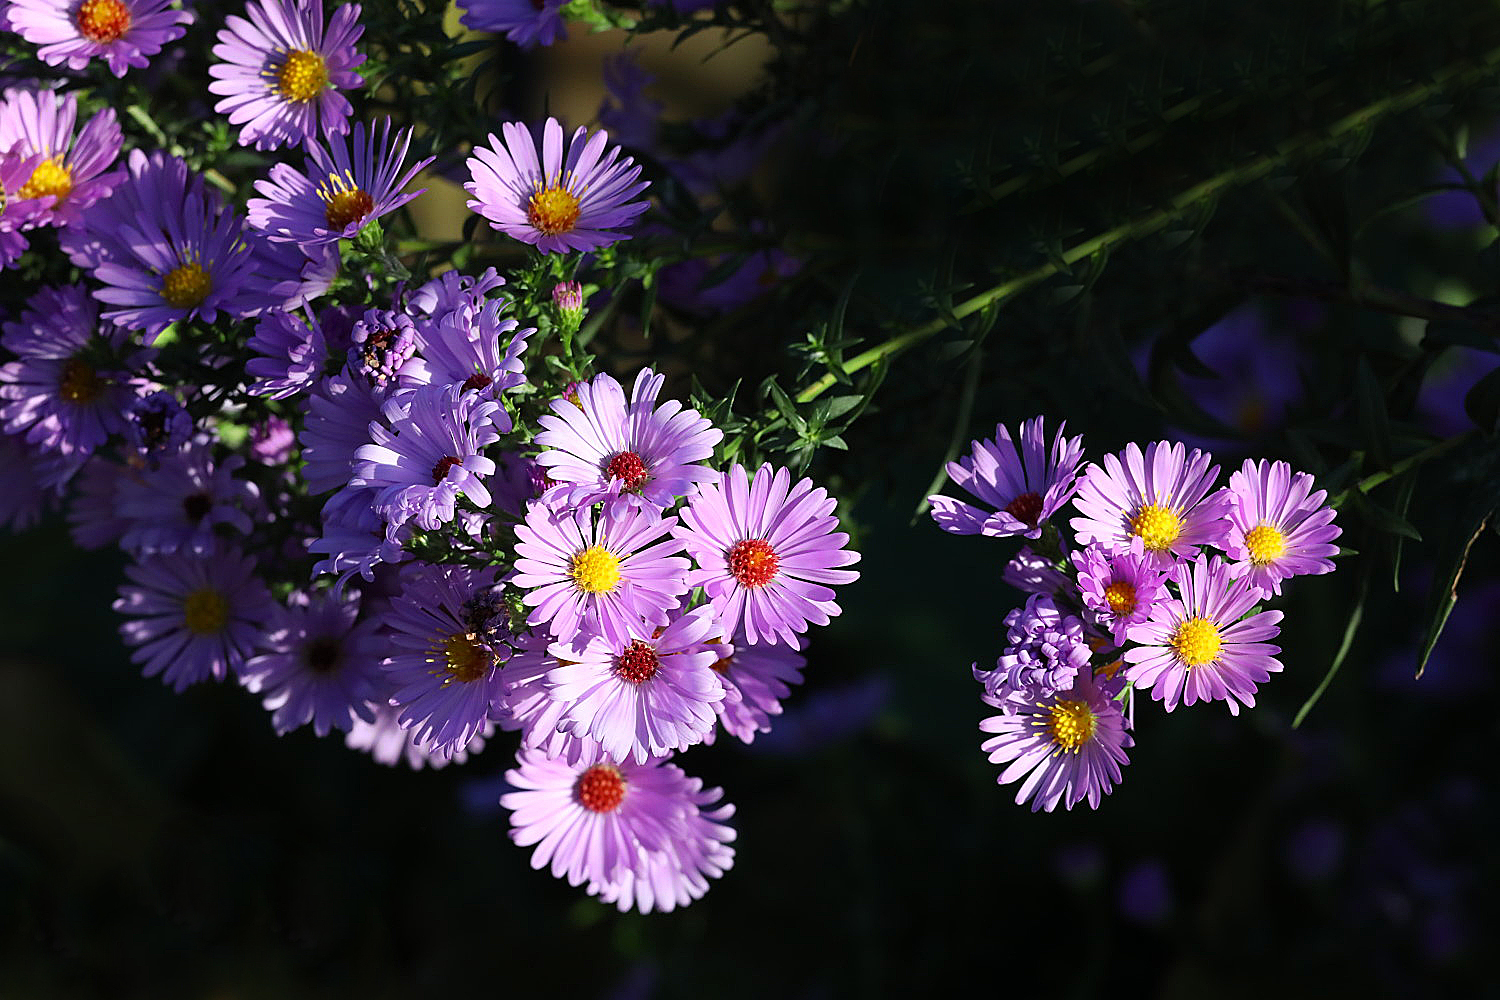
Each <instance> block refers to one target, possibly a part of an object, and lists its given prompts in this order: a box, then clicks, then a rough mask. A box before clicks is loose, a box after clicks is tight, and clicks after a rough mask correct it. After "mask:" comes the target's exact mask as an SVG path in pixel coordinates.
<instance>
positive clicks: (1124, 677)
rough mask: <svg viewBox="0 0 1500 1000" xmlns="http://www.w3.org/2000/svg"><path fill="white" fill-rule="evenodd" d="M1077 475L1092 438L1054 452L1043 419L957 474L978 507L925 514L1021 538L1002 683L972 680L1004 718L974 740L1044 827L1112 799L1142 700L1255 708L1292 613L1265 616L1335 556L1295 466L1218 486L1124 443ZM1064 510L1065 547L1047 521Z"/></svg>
mask: <svg viewBox="0 0 1500 1000" xmlns="http://www.w3.org/2000/svg"><path fill="white" fill-rule="evenodd" d="M1017 442H1019V447H1017ZM1082 461H1083V441H1082V439H1081V438H1076V437H1075V438H1068V437H1066V436H1065V434H1064V428H1062V427H1059V428H1058V430H1057V432H1056V434H1055V436H1054V437H1053V440H1052V444H1051V447H1050V449H1049V447H1048V445H1047V439H1046V435H1045V431H1044V428H1043V423H1042V418H1041V417H1035V418H1033V419H1031V420H1027V421H1025V422H1023V423H1022V424H1021V428H1020V433H1019V434H1018V435H1016V437H1014V438H1013V437H1012V436H1011V434H1010V431H1009V429H1007V428H1006V427H1004V426H1001V427H997V428H996V431H995V438H994V439H993V440H984V441H977V442H975V443H974V446H973V449H972V451H971V453H970V454H969V455H967V456H965V457H963V458H961V459H959V460H958V461H957V462H953V463H950V464H949V466H948V474H949V477H950V478H951V479H952V480H953V481H954V483H956V484H957V485H959V486H960V487H962V488H963V489H964V490H965V491H967V492H968V493H969V494H970V495H971V496H972V497H974V498H975V499H976V500H978V501H980V502H982V503H983V504H985V505H986V506H985V507H979V506H976V505H975V504H973V503H970V502H968V501H965V500H958V499H954V498H951V497H946V496H933V497H931V498H929V499H930V501H931V504H932V511H933V518H934V519H935V520H936V521H937V523H938V524H939V525H940V526H941V527H942V528H943V529H944V530H947V531H950V532H953V533H955V534H963V535H973V534H980V535H990V536H992V537H1005V536H1010V535H1019V536H1021V537H1024V538H1026V539H1027V540H1028V544H1027V545H1025V546H1024V547H1022V549H1021V550H1020V553H1019V554H1018V555H1017V556H1016V557H1015V558H1014V559H1013V560H1012V561H1011V562H1010V564H1009V565H1008V566H1007V567H1006V572H1005V579H1006V580H1007V581H1008V582H1010V583H1012V584H1014V585H1015V586H1017V587H1019V588H1020V589H1021V590H1023V591H1025V592H1026V593H1027V594H1028V596H1027V599H1026V602H1025V604H1024V605H1023V606H1022V607H1020V608H1017V609H1016V610H1015V611H1012V612H1011V613H1010V614H1009V615H1007V616H1006V618H1005V626H1006V634H1005V640H1006V643H1007V645H1006V647H1005V649H1004V651H1003V652H1002V653H1001V654H1000V657H999V659H998V660H997V661H996V663H995V665H994V667H992V668H988V669H981V668H980V667H979V666H978V665H977V664H976V665H975V667H974V676H975V677H976V679H978V680H979V681H980V682H981V683H982V684H983V685H984V691H983V694H982V696H981V697H982V699H983V700H984V702H985V704H987V705H989V706H990V707H991V708H994V709H997V710H998V711H999V714H998V715H994V716H992V717H990V718H987V719H985V720H984V721H983V722H982V723H981V724H980V729H981V730H983V731H984V732H986V733H992V734H994V735H993V737H992V738H991V739H988V740H986V741H985V742H984V744H983V749H984V750H985V751H986V752H988V754H989V757H990V760H991V761H992V762H993V763H996V764H1000V765H1003V766H1004V770H1003V771H1002V772H1001V774H1000V777H999V782H1000V783H1001V784H1009V783H1012V782H1016V781H1020V782H1021V786H1020V788H1019V790H1018V791H1017V793H1016V802H1017V804H1022V803H1025V802H1027V801H1030V802H1031V808H1032V810H1033V811H1037V810H1041V809H1046V810H1047V811H1049V812H1050V811H1051V810H1053V809H1055V808H1056V807H1057V806H1058V805H1059V804H1061V805H1064V806H1066V807H1067V808H1069V809H1071V808H1072V807H1073V806H1074V805H1075V804H1076V803H1078V802H1080V801H1082V800H1084V799H1087V800H1088V803H1089V805H1090V806H1091V807H1097V806H1098V805H1099V801H1100V799H1101V798H1102V797H1103V796H1104V795H1107V794H1109V792H1110V791H1111V790H1112V789H1113V788H1114V786H1115V785H1116V784H1118V783H1119V781H1120V767H1121V765H1123V764H1126V763H1128V758H1127V755H1126V750H1128V749H1129V748H1130V747H1131V746H1132V745H1134V740H1133V739H1132V738H1131V736H1130V734H1129V732H1128V730H1129V729H1131V728H1132V726H1131V724H1130V722H1129V721H1127V715H1128V714H1129V713H1127V708H1126V706H1127V705H1128V704H1129V703H1130V699H1131V695H1132V694H1133V692H1134V691H1137V690H1139V691H1149V692H1150V693H1151V696H1152V698H1154V699H1155V700H1156V701H1159V702H1162V703H1163V705H1164V707H1165V709H1166V711H1168V712H1170V711H1172V710H1173V709H1175V708H1176V707H1177V706H1178V705H1193V704H1196V703H1197V702H1200V701H1204V702H1207V701H1222V702H1224V703H1225V704H1226V705H1227V706H1228V708H1229V711H1230V712H1231V713H1232V714H1238V712H1239V709H1240V707H1241V706H1244V707H1247V708H1248V707H1252V706H1254V704H1255V694H1256V690H1257V688H1258V686H1259V685H1260V684H1262V683H1264V682H1266V681H1267V680H1269V679H1270V676H1271V674H1273V673H1279V672H1280V671H1281V663H1280V661H1279V660H1277V658H1276V657H1277V655H1278V654H1279V653H1280V649H1279V648H1278V647H1277V646H1275V645H1273V644H1272V643H1271V641H1270V640H1273V639H1275V638H1276V636H1277V634H1278V632H1279V629H1278V623H1279V622H1280V621H1281V612H1280V611H1275V610H1261V609H1260V605H1261V604H1262V602H1264V601H1266V600H1268V599H1271V598H1274V597H1276V596H1279V595H1280V594H1281V585H1282V582H1283V581H1284V580H1286V579H1288V578H1290V577H1293V576H1301V575H1303V574H1310V573H1327V572H1330V571H1331V570H1332V569H1333V562H1332V556H1334V555H1335V554H1337V552H1338V546H1337V545H1336V544H1334V540H1335V539H1337V538H1338V536H1339V533H1340V531H1339V528H1338V526H1337V525H1335V524H1334V523H1333V519H1334V511H1333V508H1332V507H1330V506H1329V505H1328V504H1327V503H1326V500H1327V497H1326V495H1325V494H1324V492H1323V491H1322V490H1316V491H1315V490H1314V489H1313V479H1312V477H1311V476H1309V475H1307V474H1305V473H1301V472H1294V471H1293V470H1292V469H1291V467H1290V466H1288V465H1287V463H1285V462H1279V461H1278V462H1267V461H1263V460H1262V461H1253V460H1248V459H1247V460H1246V461H1245V463H1244V465H1243V466H1242V467H1241V468H1240V469H1239V470H1238V471H1236V472H1233V473H1231V474H1230V476H1229V483H1228V485H1227V486H1217V483H1218V477H1219V469H1218V467H1217V466H1215V465H1212V462H1213V457H1212V456H1211V455H1208V454H1207V453H1205V452H1202V451H1199V450H1197V449H1193V450H1192V451H1187V450H1186V449H1185V448H1184V447H1183V446H1182V445H1181V444H1177V443H1173V442H1169V441H1157V442H1153V443H1151V444H1148V445H1146V447H1145V448H1142V447H1140V446H1139V445H1137V444H1134V443H1132V444H1129V445H1127V446H1126V448H1125V450H1124V451H1123V452H1121V453H1120V454H1118V455H1106V456H1104V461H1103V463H1102V464H1090V465H1089V466H1088V467H1087V468H1085V469H1083V470H1082V472H1081V473H1080V471H1079V466H1080V465H1081V463H1082ZM1070 500H1071V501H1072V504H1073V507H1074V509H1075V510H1076V511H1077V514H1078V516H1076V517H1073V518H1071V519H1070V522H1069V524H1070V527H1071V528H1072V542H1071V543H1069V542H1068V541H1067V539H1066V538H1065V536H1064V534H1063V532H1062V530H1061V529H1060V528H1059V527H1058V526H1057V525H1056V524H1055V523H1054V522H1053V521H1052V518H1053V517H1054V516H1056V515H1058V514H1059V512H1060V511H1062V509H1063V507H1064V506H1065V505H1066V504H1067V503H1068V502H1069V501H1070ZM991 507H993V508H996V509H995V510H989V509H987V508H991ZM1211 549H1217V550H1218V551H1217V552H1212V551H1209V550H1211Z"/></svg>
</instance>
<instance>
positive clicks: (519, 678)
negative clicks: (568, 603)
mask: <svg viewBox="0 0 1500 1000" xmlns="http://www.w3.org/2000/svg"><path fill="white" fill-rule="evenodd" d="M515 644H516V654H515V655H514V656H512V657H511V658H510V660H509V661H507V662H506V664H505V704H504V706H503V711H501V712H500V713H498V714H495V715H493V716H492V717H494V718H496V719H497V721H498V722H499V723H500V726H501V728H504V729H519V730H520V731H521V746H523V747H525V748H527V749H529V750H538V751H540V752H541V753H542V754H543V755H544V756H546V757H554V758H557V759H558V760H563V761H566V762H567V763H569V764H584V765H587V764H595V763H598V761H599V759H600V757H601V756H602V755H603V751H602V750H601V749H600V748H599V744H598V743H597V742H595V741H594V740H591V739H589V738H588V737H587V736H580V735H578V734H576V733H572V732H564V731H563V730H562V729H560V728H559V726H560V724H561V723H562V719H563V713H564V712H566V711H567V710H568V706H567V704H566V703H564V702H561V701H556V700H554V699H553V698H551V697H550V696H549V695H548V683H547V674H548V673H550V672H551V671H552V669H553V668H554V667H556V666H558V663H559V661H558V660H557V659H555V658H554V657H552V656H549V655H548V654H547V646H548V642H547V640H546V639H545V638H544V637H541V636H538V635H536V634H535V633H532V632H530V631H527V632H525V633H523V634H522V635H520V636H517V637H515Z"/></svg>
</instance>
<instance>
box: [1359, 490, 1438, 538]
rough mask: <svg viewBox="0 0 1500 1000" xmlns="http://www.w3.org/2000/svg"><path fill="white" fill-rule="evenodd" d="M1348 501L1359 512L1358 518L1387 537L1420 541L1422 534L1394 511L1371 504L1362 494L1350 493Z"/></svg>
mask: <svg viewBox="0 0 1500 1000" xmlns="http://www.w3.org/2000/svg"><path fill="white" fill-rule="evenodd" d="M1349 499H1350V501H1351V502H1352V503H1353V505H1354V509H1355V510H1357V511H1359V513H1360V516H1362V517H1363V518H1364V519H1365V520H1366V521H1369V522H1370V524H1371V525H1373V526H1374V527H1375V528H1377V529H1379V530H1380V531H1383V532H1385V533H1386V534H1388V535H1403V536H1405V537H1407V538H1410V539H1411V540H1413V541H1416V542H1420V541H1421V540H1422V533H1421V532H1420V531H1418V530H1417V529H1416V528H1415V527H1414V526H1413V525H1412V523H1411V522H1410V521H1408V520H1407V519H1406V518H1404V517H1402V516H1401V515H1400V514H1397V513H1396V512H1395V511H1391V510H1386V509H1385V508H1384V507H1381V506H1379V505H1378V504H1376V503H1373V502H1372V501H1371V500H1370V499H1369V498H1368V497H1366V496H1365V495H1364V494H1363V493H1351V494H1350V497H1349Z"/></svg>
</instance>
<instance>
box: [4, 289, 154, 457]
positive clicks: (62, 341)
mask: <svg viewBox="0 0 1500 1000" xmlns="http://www.w3.org/2000/svg"><path fill="white" fill-rule="evenodd" d="M3 329H4V335H3V337H0V344H3V345H4V346H5V348H6V349H7V350H9V351H11V352H13V353H14V354H15V355H16V356H17V357H18V358H19V360H17V361H13V362H11V363H10V364H7V365H3V366H0V400H4V401H5V402H4V403H0V421H3V423H4V429H5V431H6V433H9V434H23V433H24V434H25V436H26V440H27V441H28V442H30V443H31V444H34V445H37V446H38V447H40V448H42V449H44V450H47V451H57V452H61V453H63V454H65V455H71V454H74V453H82V454H88V453H89V452H92V451H93V450H94V449H95V448H97V447H99V446H100V445H102V444H103V443H104V442H105V441H106V440H107V439H108V438H109V436H110V435H111V434H118V433H120V432H122V431H123V430H124V429H125V411H126V409H127V408H128V407H129V406H130V404H131V402H132V401H133V400H134V399H135V390H134V389H133V388H132V386H131V385H130V384H129V371H130V370H131V369H136V368H139V367H140V366H141V365H142V364H143V363H144V361H145V360H146V357H147V355H145V354H143V352H140V351H134V352H131V353H130V355H129V356H128V357H125V358H120V359H119V364H120V365H121V368H113V367H102V366H101V365H100V364H99V361H100V360H102V359H104V358H109V357H117V356H118V355H119V353H120V352H121V350H122V349H123V348H124V346H125V345H124V341H125V331H124V330H121V329H119V328H117V327H111V326H109V325H105V326H103V327H101V326H100V325H99V308H98V306H97V305H95V303H94V300H93V299H91V298H90V297H89V295H88V293H87V292H86V291H84V290H83V289H82V288H79V287H76V286H67V287H63V288H43V289H41V290H40V291H38V292H37V293H36V294H35V295H33V296H32V297H31V299H30V300H29V301H28V302H27V303H26V311H25V312H23V313H22V314H21V316H20V318H19V319H18V320H16V321H15V322H13V323H6V324H5V325H4V328H3Z"/></svg>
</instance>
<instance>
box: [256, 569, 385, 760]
mask: <svg viewBox="0 0 1500 1000" xmlns="http://www.w3.org/2000/svg"><path fill="white" fill-rule="evenodd" d="M358 614H359V602H358V601H357V600H354V599H346V598H341V597H336V596H333V595H330V594H326V593H325V594H320V595H317V596H309V595H307V594H305V593H303V592H301V591H295V592H293V593H292V594H291V595H290V596H289V597H288V598H287V603H286V607H284V608H283V607H281V606H279V605H278V606H275V607H273V608H272V614H271V615H270V616H269V617H268V618H267V620H266V622H265V624H264V626H263V628H264V635H263V637H262V638H261V641H260V646H261V648H262V649H263V650H265V652H263V653H261V654H260V655H258V656H255V657H252V658H251V659H250V660H249V661H248V662H247V663H246V664H245V665H244V666H243V667H242V668H241V669H240V671H239V675H240V682H241V683H243V684H244V685H245V687H246V688H248V689H249V690H250V691H252V692H254V693H256V694H264V695H265V698H264V701H263V703H264V705H265V707H266V709H267V710H268V711H269V712H270V713H271V724H272V725H273V726H275V727H276V732H277V733H278V734H284V733H288V732H290V731H292V730H293V729H296V728H297V727H298V726H302V725H306V724H307V723H309V722H311V723H312V726H313V731H314V732H315V733H317V734H318V735H319V736H327V735H328V732H329V730H330V729H343V730H348V729H349V727H350V726H352V725H353V724H354V720H355V719H356V718H359V719H363V720H364V721H366V722H374V721H375V713H374V711H373V709H372V707H371V705H370V702H373V701H375V700H376V699H378V698H379V697H380V696H381V695H382V694H384V693H385V685H384V678H383V677H382V675H381V671H380V660H381V655H382V653H383V652H384V650H385V642H384V640H383V639H382V638H381V636H380V635H379V634H378V626H377V625H376V623H374V622H372V621H365V622H356V621H355V618H356V616H357V615H358Z"/></svg>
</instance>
